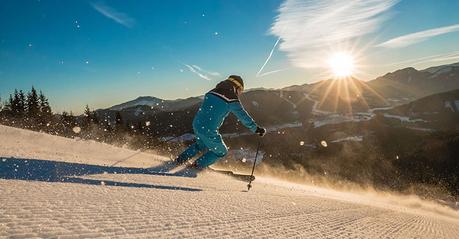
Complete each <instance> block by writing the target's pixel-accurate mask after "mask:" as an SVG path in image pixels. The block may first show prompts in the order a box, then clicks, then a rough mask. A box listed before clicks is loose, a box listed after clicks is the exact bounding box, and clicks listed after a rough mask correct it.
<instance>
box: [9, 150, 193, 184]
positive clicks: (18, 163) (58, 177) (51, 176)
mask: <svg viewBox="0 0 459 239" xmlns="http://www.w3.org/2000/svg"><path fill="white" fill-rule="evenodd" d="M90 174H150V175H161V176H177V175H171V174H167V173H160V172H154V171H152V170H147V169H142V168H126V167H110V166H98V165H89V164H79V163H68V162H58V161H50V160H37V159H17V158H2V160H0V179H15V180H30V181H44V182H66V183H79V184H89V185H106V186H117V187H132V188H154V189H167V190H180V191H202V190H201V189H196V188H189V187H176V186H165V185H153V184H142V183H128V182H116V181H109V180H97V179H85V178H78V176H84V175H90Z"/></svg>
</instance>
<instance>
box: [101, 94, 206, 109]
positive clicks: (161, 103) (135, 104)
mask: <svg viewBox="0 0 459 239" xmlns="http://www.w3.org/2000/svg"><path fill="white" fill-rule="evenodd" d="M201 98H202V97H190V98H187V99H177V100H163V99H160V98H156V97H152V96H141V97H138V98H137V99H134V100H131V101H128V102H125V103H122V104H119V105H114V106H112V107H110V108H108V109H107V110H113V111H122V110H136V109H138V108H145V107H142V106H147V108H150V109H152V110H160V111H175V110H180V109H184V108H187V107H190V106H193V105H194V104H196V103H198V102H200V101H201Z"/></svg>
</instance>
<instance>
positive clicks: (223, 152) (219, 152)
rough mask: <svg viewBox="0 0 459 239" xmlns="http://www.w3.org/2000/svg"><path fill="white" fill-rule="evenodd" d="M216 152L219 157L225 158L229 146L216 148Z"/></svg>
mask: <svg viewBox="0 0 459 239" xmlns="http://www.w3.org/2000/svg"><path fill="white" fill-rule="evenodd" d="M214 153H215V155H217V156H218V157H220V158H223V157H225V156H226V155H227V154H228V148H226V146H223V147H218V148H215V151H214Z"/></svg>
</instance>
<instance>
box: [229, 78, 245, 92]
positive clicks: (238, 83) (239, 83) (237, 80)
mask: <svg viewBox="0 0 459 239" xmlns="http://www.w3.org/2000/svg"><path fill="white" fill-rule="evenodd" d="M228 80H229V81H231V82H233V84H235V85H236V87H238V88H240V89H241V90H244V81H243V80H242V78H241V77H240V76H238V75H230V76H229V77H228Z"/></svg>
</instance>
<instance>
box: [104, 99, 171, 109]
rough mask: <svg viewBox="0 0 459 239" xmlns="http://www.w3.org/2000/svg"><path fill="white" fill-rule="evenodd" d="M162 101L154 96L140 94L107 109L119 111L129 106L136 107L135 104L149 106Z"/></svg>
mask: <svg viewBox="0 0 459 239" xmlns="http://www.w3.org/2000/svg"><path fill="white" fill-rule="evenodd" d="M162 102H164V100H162V99H159V98H156V97H152V96H140V97H138V98H137V99H134V100H131V101H128V102H125V103H122V104H119V105H114V106H112V107H110V108H108V109H109V110H118V111H120V110H124V109H127V108H131V107H136V106H141V105H144V106H150V107H151V106H156V105H159V104H160V103H162Z"/></svg>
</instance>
